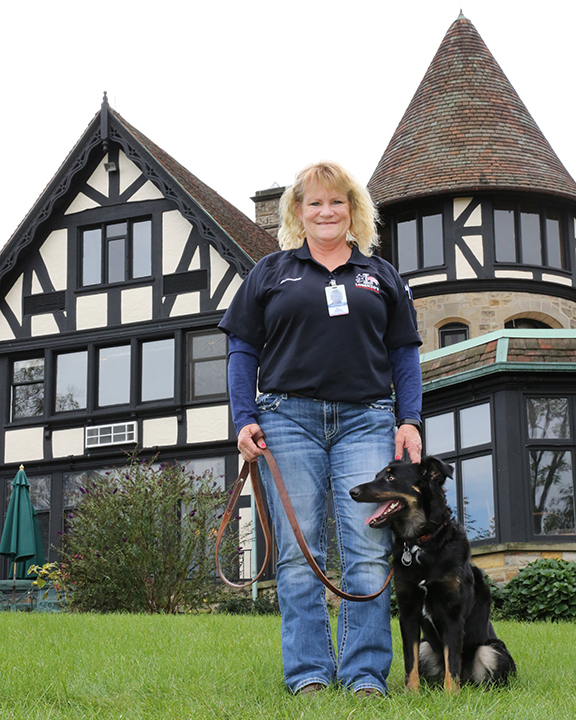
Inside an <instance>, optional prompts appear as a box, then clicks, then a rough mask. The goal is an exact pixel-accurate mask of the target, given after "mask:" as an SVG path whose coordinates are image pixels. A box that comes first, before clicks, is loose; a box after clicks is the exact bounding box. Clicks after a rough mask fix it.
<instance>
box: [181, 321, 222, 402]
mask: <svg viewBox="0 0 576 720" xmlns="http://www.w3.org/2000/svg"><path fill="white" fill-rule="evenodd" d="M210 335H214V336H217V337H219V338H220V336H221V338H222V339H223V342H224V352H223V353H222V354H219V355H216V356H213V357H201V358H194V357H193V350H192V348H193V344H194V338H197V337H206V336H210ZM185 353H186V361H185V367H186V402H208V401H210V400H218V399H221V400H226V399H227V398H228V380H227V377H226V370H227V357H228V337H227V336H226V334H225V333H223V332H221V331H220V330H218V329H217V328H215V329H213V330H212V329H208V330H198V331H194V330H189V331H188V332H187V333H186V338H185ZM214 361H216V362H221V361H224V387H225V389H224V391H223V392H220V393H211V394H197V393H196V392H195V390H194V384H195V379H196V373H195V370H196V367H197V366H198V365H199V364H205V363H208V362H214Z"/></svg>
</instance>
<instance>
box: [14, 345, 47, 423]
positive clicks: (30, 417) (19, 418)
mask: <svg viewBox="0 0 576 720" xmlns="http://www.w3.org/2000/svg"><path fill="white" fill-rule="evenodd" d="M35 360H37V361H42V380H26V381H15V380H14V371H15V367H14V366H15V365H16V363H22V362H30V361H35ZM32 385H41V386H42V412H40V413H37V414H36V415H18V416H17V417H15V416H14V399H15V390H16V388H20V387H24V386H32ZM45 414H46V358H45V357H44V354H42V355H34V356H33V357H25V358H22V357H13V358H11V359H10V407H9V419H10V420H9V421H10V422H14V421H16V422H20V421H26V420H28V421H30V420H32V421H34V419H36V422H37V421H38V420H37V419H38V418H43V417H44V416H45Z"/></svg>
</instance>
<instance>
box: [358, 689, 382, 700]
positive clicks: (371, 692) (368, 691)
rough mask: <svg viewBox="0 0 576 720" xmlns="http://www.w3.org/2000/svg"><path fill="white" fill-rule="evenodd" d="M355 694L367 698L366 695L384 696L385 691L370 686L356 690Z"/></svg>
mask: <svg viewBox="0 0 576 720" xmlns="http://www.w3.org/2000/svg"><path fill="white" fill-rule="evenodd" d="M354 695H355V696H356V697H357V698H366V697H372V696H376V697H383V693H382V691H381V690H378V688H373V687H368V688H361V689H360V690H356V692H355V693H354Z"/></svg>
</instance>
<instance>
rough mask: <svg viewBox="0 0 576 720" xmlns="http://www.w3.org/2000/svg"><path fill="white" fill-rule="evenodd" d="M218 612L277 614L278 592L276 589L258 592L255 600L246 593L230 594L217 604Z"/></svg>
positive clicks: (229, 613)
mask: <svg viewBox="0 0 576 720" xmlns="http://www.w3.org/2000/svg"><path fill="white" fill-rule="evenodd" d="M218 612H219V613H226V614H227V615H279V614H280V606H279V605H278V593H277V592H276V589H273V590H266V591H264V592H261V593H259V594H258V597H257V598H256V600H253V599H252V596H249V595H247V594H246V593H234V594H230V596H229V597H227V598H226V599H225V600H223V601H222V602H220V603H219V604H218Z"/></svg>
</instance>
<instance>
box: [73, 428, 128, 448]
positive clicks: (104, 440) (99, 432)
mask: <svg viewBox="0 0 576 720" xmlns="http://www.w3.org/2000/svg"><path fill="white" fill-rule="evenodd" d="M136 442H138V423H137V422H126V423H113V424H109V425H91V426H90V427H87V428H86V433H85V447H87V448H89V447H102V446H103V445H122V444H123V443H136Z"/></svg>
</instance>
